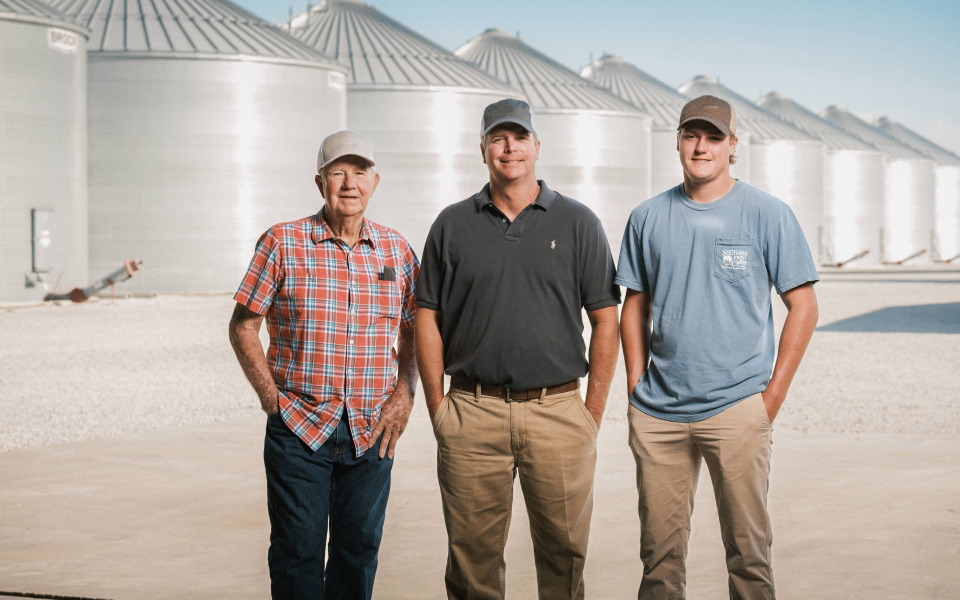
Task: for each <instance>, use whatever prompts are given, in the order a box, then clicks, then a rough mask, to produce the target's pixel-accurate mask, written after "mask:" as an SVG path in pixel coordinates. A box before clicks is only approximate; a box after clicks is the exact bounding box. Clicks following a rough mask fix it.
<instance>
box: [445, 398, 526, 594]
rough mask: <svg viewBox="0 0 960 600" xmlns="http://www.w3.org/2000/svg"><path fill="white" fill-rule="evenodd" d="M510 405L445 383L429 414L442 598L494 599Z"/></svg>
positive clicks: (508, 502)
mask: <svg viewBox="0 0 960 600" xmlns="http://www.w3.org/2000/svg"><path fill="white" fill-rule="evenodd" d="M509 407H510V405H509V404H507V403H506V402H505V401H503V400H499V399H496V398H486V397H485V398H480V399H479V400H477V399H475V398H474V396H473V394H467V393H464V392H460V391H457V390H452V391H451V392H450V393H449V394H447V395H446V396H445V397H444V399H443V402H442V403H441V405H440V407H439V409H438V410H437V413H436V415H435V418H434V424H433V425H434V432H435V434H436V437H437V478H438V480H439V483H440V495H441V499H442V500H443V518H444V522H445V523H446V526H447V538H448V547H447V571H446V576H445V577H444V581H445V583H446V588H447V597H448V598H449V599H450V600H468V599H469V600H474V599H477V600H502V599H503V598H504V595H505V593H506V587H505V579H504V577H505V573H506V564H505V563H504V560H503V550H504V547H505V545H506V543H507V531H508V530H509V527H510V512H511V508H512V506H513V479H514V457H513V450H512V448H511V443H510V409H509Z"/></svg>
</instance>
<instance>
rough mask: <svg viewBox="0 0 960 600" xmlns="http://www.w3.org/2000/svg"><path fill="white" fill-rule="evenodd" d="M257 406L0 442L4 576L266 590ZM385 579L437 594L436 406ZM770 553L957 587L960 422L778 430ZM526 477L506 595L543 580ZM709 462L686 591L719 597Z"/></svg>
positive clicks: (807, 582) (424, 594)
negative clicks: (926, 428) (171, 421)
mask: <svg viewBox="0 0 960 600" xmlns="http://www.w3.org/2000/svg"><path fill="white" fill-rule="evenodd" d="M262 435H263V419H262V418H260V417H249V416H244V417H241V418H237V419H234V420H231V421H226V422H221V423H214V424H209V425H192V426H187V427H179V428H169V429H162V430H155V431H148V432H144V433H140V434H136V435H128V436H120V437H115V438H112V439H100V440H91V441H86V442H79V443H74V444H69V445H53V446H46V447H38V448H32V449H24V450H12V451H8V452H4V453H0V481H2V482H3V487H2V489H0V591H15V592H31V593H46V594H60V595H70V596H87V597H99V598H112V599H119V598H142V599H147V600H149V599H153V598H157V599H160V598H163V599H168V598H183V599H188V598H230V599H234V598H235V599H243V598H264V597H267V596H268V595H269V592H268V590H269V581H268V575H267V570H266V549H267V543H268V531H269V526H268V522H267V515H266V500H265V482H264V476H263V467H262V460H261V451H262ZM599 444H600V448H599V463H598V469H597V482H596V503H595V510H594V518H593V532H592V536H591V542H590V553H589V556H588V561H587V596H588V597H589V598H610V599H621V598H629V597H633V596H635V594H636V589H637V586H638V583H639V580H640V575H641V570H642V567H641V565H640V561H639V558H638V552H639V543H638V539H639V538H638V536H639V521H638V518H637V516H636V490H635V488H634V465H633V459H632V457H631V456H630V452H629V449H628V448H627V445H626V423H625V422H624V421H618V420H610V421H607V422H605V423H604V426H603V428H602V430H601V436H600V442H599ZM399 450H400V453H399V454H398V457H397V463H396V465H395V469H394V484H393V492H392V494H391V498H390V504H389V507H388V513H387V526H386V531H385V534H384V541H383V545H382V547H381V557H380V571H379V575H378V579H377V588H376V594H375V596H376V597H377V598H380V599H394V598H396V599H405V598H410V599H413V598H417V599H423V598H441V597H443V570H444V564H445V560H446V536H445V532H444V526H443V518H442V514H441V510H440V494H439V489H438V487H437V483H436V475H435V471H436V458H435V453H436V443H435V442H434V439H433V435H432V432H431V430H430V425H429V423H428V422H427V420H426V418H425V417H417V418H415V419H413V421H412V422H411V424H410V427H409V428H408V430H407V433H406V434H405V435H404V438H403V439H402V440H401V444H400V447H399ZM770 498H771V513H772V517H773V528H774V560H775V569H776V577H777V588H778V594H779V596H780V598H783V599H787V600H789V599H791V598H796V599H805V600H806V599H816V598H823V599H828V598H829V599H835V598H844V599H856V598H864V599H867V598H869V599H871V600H873V599H878V598H889V599H901V598H902V599H915V598H956V597H957V593H958V592H957V590H960V569H957V565H958V564H960V439H958V438H956V437H955V436H953V437H935V436H919V435H898V434H844V433H816V434H803V433H798V432H791V431H785V432H779V431H778V432H776V433H775V444H774V466H773V479H772V484H771V492H770ZM522 506H523V505H522V498H521V494H520V489H519V486H517V491H516V502H515V513H514V521H513V525H512V527H511V532H510V537H509V542H508V547H507V573H508V575H507V576H508V581H507V593H508V597H509V598H534V597H536V591H535V590H536V586H535V574H534V570H533V558H532V548H531V544H530V538H529V533H528V531H529V529H528V522H527V520H526V515H525V511H524V510H523V508H522ZM722 554H723V550H722V545H721V542H720V537H719V526H718V525H717V521H716V509H715V507H714V505H713V498H712V489H711V487H710V484H709V479H708V478H707V475H706V469H704V477H703V478H702V479H701V482H700V487H699V491H698V493H697V508H696V511H695V513H694V528H693V534H692V540H691V549H690V557H689V560H688V565H689V575H688V582H689V583H688V590H689V597H690V598H691V599H694V600H700V599H721V598H726V597H727V594H726V575H725V570H724V563H723V556H722Z"/></svg>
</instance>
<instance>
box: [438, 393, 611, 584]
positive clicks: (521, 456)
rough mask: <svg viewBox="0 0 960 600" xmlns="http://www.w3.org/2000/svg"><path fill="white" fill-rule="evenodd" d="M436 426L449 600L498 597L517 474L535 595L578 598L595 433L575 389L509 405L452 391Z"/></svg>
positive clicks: (590, 501)
mask: <svg viewBox="0 0 960 600" xmlns="http://www.w3.org/2000/svg"><path fill="white" fill-rule="evenodd" d="M433 426H434V432H435V433H436V437H437V476H438V478H439V481H440V492H441V497H442V499H443V518H444V521H445V522H446V525H447V536H448V542H449V545H448V555H447V572H446V577H445V582H446V587H447V597H448V598H450V599H451V600H452V599H456V600H465V599H468V598H469V599H474V598H476V599H484V600H486V599H491V600H494V599H502V598H504V595H505V586H504V574H505V571H506V565H505V563H504V560H503V550H504V546H505V545H506V542H507V530H508V529H509V527H510V512H511V507H512V505H513V480H514V477H515V476H516V475H517V474H519V476H520V486H521V488H522V489H523V497H524V500H525V501H526V504H527V514H528V515H529V517H530V535H531V537H532V538H533V551H534V562H535V564H536V568H537V586H538V588H539V596H540V598H542V599H545V600H561V599H567V598H571V599H572V598H583V595H584V588H583V567H584V561H585V559H586V555H587V538H588V537H589V535H590V515H591V512H592V510H593V474H594V470H595V468H596V462H597V427H596V423H595V422H594V420H593V417H591V416H590V413H589V412H588V411H587V409H586V407H585V406H584V405H583V401H582V400H581V398H580V392H579V391H572V392H565V393H561V394H556V395H553V396H542V397H541V398H540V400H539V401H538V400H536V399H534V400H530V401H527V402H509V403H508V402H506V401H505V400H503V399H500V398H492V397H487V396H476V395H475V394H471V393H468V392H462V391H459V390H451V391H450V393H448V394H447V395H446V396H445V397H444V399H443V402H442V404H441V405H440V407H439V408H438V409H437V412H436V414H435V415H434V420H433Z"/></svg>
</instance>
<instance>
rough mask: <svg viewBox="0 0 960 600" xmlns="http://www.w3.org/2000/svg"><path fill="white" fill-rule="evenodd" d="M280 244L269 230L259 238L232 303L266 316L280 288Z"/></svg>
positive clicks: (281, 278)
mask: <svg viewBox="0 0 960 600" xmlns="http://www.w3.org/2000/svg"><path fill="white" fill-rule="evenodd" d="M281 250H282V247H281V244H280V240H278V239H277V237H276V236H275V235H274V233H273V230H272V229H271V230H269V231H267V232H266V233H264V234H263V235H262V236H260V240H259V241H257V249H256V251H255V252H254V254H253V260H251V261H250V266H249V267H248V268H247V273H246V275H244V276H243V282H242V283H241V284H240V289H238V290H237V293H236V294H234V296H233V299H234V300H236V301H237V302H238V303H240V304H242V305H244V306H246V307H247V308H249V309H250V310H252V311H253V312H255V313H257V314H258V315H265V314H266V313H267V310H268V309H269V308H270V305H271V304H272V303H273V299H274V297H275V296H276V295H277V291H278V290H279V289H280V286H281V285H282V284H283V254H282V251H281Z"/></svg>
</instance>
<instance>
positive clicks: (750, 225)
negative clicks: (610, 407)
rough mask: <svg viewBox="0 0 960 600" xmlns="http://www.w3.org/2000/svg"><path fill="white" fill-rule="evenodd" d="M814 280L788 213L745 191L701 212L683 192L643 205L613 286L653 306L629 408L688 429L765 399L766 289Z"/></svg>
mask: <svg viewBox="0 0 960 600" xmlns="http://www.w3.org/2000/svg"><path fill="white" fill-rule="evenodd" d="M819 279H820V278H819V276H818V275H817V269H816V266H815V265H814V262H813V257H812V256H811V255H810V248H809V247H808V246H807V242H806V240H805V239H804V237H803V231H802V230H801V229H800V224H799V223H798V222H797V218H796V217H795V216H794V215H793V211H791V210H790V207H788V206H787V205H786V204H784V203H783V202H781V201H780V200H777V199H776V198H774V197H773V196H771V195H770V194H767V193H764V192H761V191H760V190H758V189H756V188H754V187H751V186H749V185H747V184H745V183H742V182H739V181H738V182H737V183H736V184H734V186H733V189H732V190H730V192H729V193H728V194H727V195H725V196H724V197H722V198H720V199H719V200H716V201H714V202H710V203H707V204H699V203H697V202H694V201H693V200H691V199H690V198H688V197H687V195H686V193H684V191H683V185H678V186H677V187H675V188H673V189H671V190H667V191H666V192H664V193H662V194H660V195H659V196H655V197H653V198H651V199H649V200H647V201H646V202H644V203H642V204H641V205H640V206H638V207H637V208H635V209H634V210H633V212H632V213H630V221H629V222H628V223H627V228H626V231H625V232H624V234H623V244H622V245H621V246H620V261H619V263H618V265H617V278H616V282H617V283H618V284H620V285H622V286H626V287H628V288H630V289H633V290H638V291H641V292H647V293H649V294H650V295H651V302H652V305H653V310H652V313H653V314H652V318H653V331H652V334H651V338H650V366H649V368H648V369H647V370H646V372H644V374H643V377H642V378H641V379H640V382H639V383H638V384H637V387H635V388H634V389H633V393H632V395H631V398H630V401H631V403H633V405H634V406H635V407H637V408H638V409H640V410H642V411H643V412H645V413H647V414H649V415H652V416H654V417H657V418H660V419H666V420H668V421H677V422H682V423H690V422H694V421H701V420H703V419H706V418H707V417H711V416H713V415H715V414H717V413H719V412H721V411H722V410H724V409H726V408H729V407H730V406H732V405H733V404H736V403H737V402H739V401H740V400H743V399H744V398H747V397H749V396H752V395H753V394H756V393H758V392H762V391H763V390H765V389H766V388H767V384H768V383H769V382H770V375H771V373H772V371H773V360H774V329H773V307H772V305H771V299H770V287H771V285H772V286H773V287H775V288H776V290H777V293H778V294H782V293H783V292H785V291H788V290H791V289H793V288H795V287H797V286H798V285H802V284H804V283H807V282H811V281H818V280H819Z"/></svg>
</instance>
